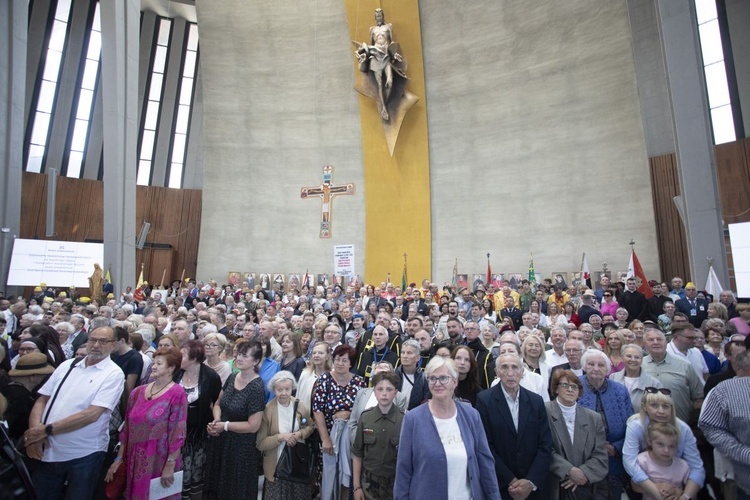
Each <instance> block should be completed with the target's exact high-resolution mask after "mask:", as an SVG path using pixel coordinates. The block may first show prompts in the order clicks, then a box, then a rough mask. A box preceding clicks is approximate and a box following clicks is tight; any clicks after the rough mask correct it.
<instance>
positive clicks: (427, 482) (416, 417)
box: [393, 398, 547, 500]
mask: <svg viewBox="0 0 750 500" xmlns="http://www.w3.org/2000/svg"><path fill="white" fill-rule="evenodd" d="M540 400H541V398H540ZM456 407H457V415H456V419H457V420H458V427H459V429H461V438H462V439H463V441H464V445H465V446H466V455H467V458H468V461H469V467H468V470H467V471H466V473H467V474H468V476H469V483H470V484H471V494H472V496H473V497H474V500H483V499H494V500H500V494H499V492H498V487H497V478H496V477H495V473H494V472H495V471H494V461H493V460H492V454H491V453H490V450H489V447H488V446H487V437H486V436H485V434H484V429H483V428H482V425H481V420H480V419H479V414H478V413H477V411H476V410H475V409H474V408H472V407H471V405H469V404H468V403H462V402H460V401H456ZM545 415H546V414H545ZM546 418H547V417H546V416H545V421H546ZM447 470H448V463H447V461H446V458H445V451H444V450H443V444H442V443H441V442H440V436H439V435H438V431H437V427H436V426H435V421H434V420H433V419H432V413H430V407H429V405H428V404H423V405H421V406H418V407H416V408H415V409H413V410H411V411H409V412H408V413H407V414H406V415H404V422H403V425H402V427H401V438H400V441H399V446H398V460H397V462H396V484H395V486H394V488H393V498H394V500H403V499H412V500H422V499H429V500H448V476H447V475H446V474H445V471H447Z"/></svg>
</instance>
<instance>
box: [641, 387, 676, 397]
mask: <svg viewBox="0 0 750 500" xmlns="http://www.w3.org/2000/svg"><path fill="white" fill-rule="evenodd" d="M644 391H646V394H656V393H657V392H661V393H662V394H664V395H665V396H671V395H672V391H670V390H669V389H665V388H663V387H660V388H658V387H646V388H645V389H644Z"/></svg>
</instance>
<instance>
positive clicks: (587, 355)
mask: <svg viewBox="0 0 750 500" xmlns="http://www.w3.org/2000/svg"><path fill="white" fill-rule="evenodd" d="M592 357H600V358H602V359H603V360H604V364H605V366H606V367H607V373H608V374H609V372H610V371H611V370H612V361H610V359H609V356H607V355H606V354H604V352H602V351H600V350H599V349H592V348H588V349H586V351H584V353H583V356H581V366H584V367H585V366H586V363H587V362H588V360H589V359H591V358H592Z"/></svg>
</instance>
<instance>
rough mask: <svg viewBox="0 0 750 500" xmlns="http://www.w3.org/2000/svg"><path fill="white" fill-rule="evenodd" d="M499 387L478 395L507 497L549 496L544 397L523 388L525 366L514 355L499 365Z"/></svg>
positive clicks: (549, 443)
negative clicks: (521, 384)
mask: <svg viewBox="0 0 750 500" xmlns="http://www.w3.org/2000/svg"><path fill="white" fill-rule="evenodd" d="M495 373H496V375H497V376H498V378H499V379H500V383H499V384H497V385H496V386H495V387H493V388H491V389H487V390H486V391H482V392H480V393H479V395H478V396H477V405H476V409H477V411H478V412H479V415H480V417H481V418H482V424H483V425H484V429H485V433H486V434H487V439H488V441H489V445H490V451H491V452H492V455H493V457H494V458H495V472H496V473H497V482H498V484H499V486H500V494H501V496H502V498H504V499H510V498H512V499H514V500H515V499H520V498H538V499H543V498H544V499H546V498H548V496H549V495H548V492H547V484H548V475H549V471H550V462H551V459H552V456H551V450H552V437H551V435H550V429H549V422H548V420H547V411H546V409H545V407H544V401H543V400H542V398H541V396H539V395H537V394H534V393H533V392H531V391H528V390H526V389H524V388H523V387H521V386H520V381H521V376H522V375H523V362H522V361H521V358H519V357H518V356H516V355H515V354H503V355H501V356H500V357H498V358H497V360H496V361H495Z"/></svg>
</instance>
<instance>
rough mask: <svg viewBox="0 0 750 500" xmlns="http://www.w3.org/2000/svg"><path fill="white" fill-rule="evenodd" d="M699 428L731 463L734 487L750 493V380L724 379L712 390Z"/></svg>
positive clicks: (702, 412)
mask: <svg viewBox="0 0 750 500" xmlns="http://www.w3.org/2000/svg"><path fill="white" fill-rule="evenodd" d="M698 425H699V427H700V428H701V429H702V430H703V434H704V435H705V436H706V439H708V441H709V442H710V443H711V444H712V445H713V446H714V447H715V448H716V449H717V450H718V451H719V453H721V454H722V455H724V456H725V457H727V458H728V459H729V460H731V462H732V465H733V466H734V477H735V481H736V482H737V485H738V486H739V487H740V488H742V489H743V490H744V491H745V492H746V493H750V377H735V378H733V379H730V380H725V381H724V382H721V383H720V384H719V385H717V386H716V387H715V388H714V389H713V390H711V392H710V393H709V394H708V397H707V398H706V400H705V401H704V402H703V409H702V411H701V416H700V421H699V423H698Z"/></svg>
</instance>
